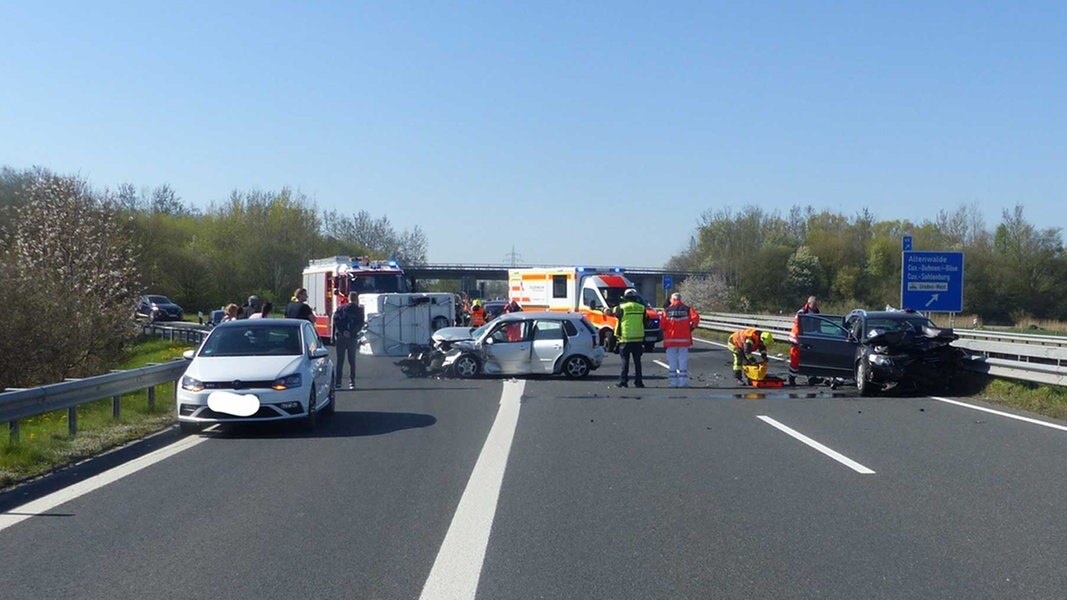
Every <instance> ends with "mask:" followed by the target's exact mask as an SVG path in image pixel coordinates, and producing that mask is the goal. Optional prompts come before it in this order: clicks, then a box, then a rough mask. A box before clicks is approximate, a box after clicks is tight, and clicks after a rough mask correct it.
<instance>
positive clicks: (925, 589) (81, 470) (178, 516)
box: [0, 343, 1067, 600]
mask: <svg viewBox="0 0 1067 600" xmlns="http://www.w3.org/2000/svg"><path fill="white" fill-rule="evenodd" d="M393 360H395V359H387V358H369V357H360V359H359V366H358V370H359V378H358V383H357V389H356V390H355V391H352V392H350V391H347V390H345V391H342V392H339V393H338V407H337V413H336V415H335V416H334V417H333V418H332V419H328V420H323V421H322V422H320V427H319V428H318V429H317V430H316V431H315V432H313V433H311V434H306V433H302V432H300V431H298V430H296V429H295V428H288V427H269V428H226V429H221V430H216V431H209V432H205V433H204V434H202V435H200V436H191V437H182V436H180V435H178V434H177V433H176V432H169V433H166V434H163V435H160V436H157V437H155V438H152V439H150V440H147V441H145V442H142V443H139V444H137V445H134V446H131V447H128V448H125V449H123V450H121V451H119V452H116V453H112V454H110V455H107V456H105V457H102V458H99V459H96V460H93V461H90V462H87V463H85V464H83V465H79V466H78V467H75V468H72V469H69V470H66V471H64V472H62V473H60V474H58V475H56V476H53V477H49V478H46V479H44V480H41V481H38V482H35V483H33V484H30V485H27V486H23V487H21V488H17V489H15V490H13V491H11V492H8V493H6V494H4V495H2V496H0V559H2V566H0V598H4V599H11V600H14V599H22V598H27V599H30V598H32V599H39V598H100V599H118V598H131V599H132V598H137V599H144V598H249V599H261V598H271V599H273V598H278V599H291V598H375V599H377V598H381V599H394V598H395V599H411V598H427V599H430V598H457V599H460V598H475V597H477V598H479V599H516V600H518V599H530V598H553V599H555V598H559V599H577V598H580V599H593V598H598V599H599V598H603V599H620V598H642V599H644V598H842V599H857V598H870V599H874V598H968V599H971V598H1012V599H1016V598H1063V597H1065V596H1067V560H1064V556H1067V524H1065V519H1064V514H1065V510H1064V509H1065V507H1067V500H1065V498H1067V461H1064V459H1063V457H1064V456H1065V455H1067V426H1065V424H1064V423H1059V422H1053V421H1049V420H1048V419H1041V418H1036V417H1034V416H1033V415H1023V414H1021V413H1011V412H1007V411H1003V410H1002V409H997V410H1001V411H1002V412H1001V414H998V413H991V412H985V411H982V410H977V409H975V408H972V407H978V408H990V407H987V406H984V405H982V404H981V403H978V402H974V401H970V400H967V399H961V400H962V401H963V402H964V403H966V406H964V405H959V404H953V403H950V402H947V401H945V400H947V399H934V398H930V397H914V396H913V397H907V396H902V397H883V398H858V397H856V395H855V394H854V393H853V392H852V391H851V390H841V391H833V390H830V389H829V388H826V387H797V388H785V389H783V390H770V391H763V392H761V391H758V390H754V389H752V388H742V387H738V386H736V385H734V384H733V383H732V382H731V381H730V378H729V367H728V365H727V363H728V361H729V355H728V354H727V353H726V352H725V351H724V350H722V349H721V348H719V347H717V346H715V345H713V344H704V343H702V344H698V346H697V347H696V348H695V349H694V351H693V353H692V355H691V361H690V371H691V372H692V384H693V387H691V388H689V389H685V390H679V389H671V388H668V386H667V380H666V378H665V377H664V373H665V369H664V368H663V367H661V366H659V365H658V364H656V363H655V362H653V361H655V360H658V361H665V356H664V354H663V353H662V351H659V352H656V353H653V354H646V355H645V358H644V366H645V371H646V383H648V385H649V387H648V388H646V389H643V390H642V389H635V388H628V389H618V388H615V387H614V385H613V384H614V382H615V380H616V378H617V375H618V369H619V362H618V358H617V357H614V356H611V357H609V358H608V360H607V361H606V363H605V365H604V366H603V367H602V368H601V369H600V370H599V371H596V372H594V373H593V375H592V376H591V377H590V378H589V379H586V380H583V381H568V380H563V379H550V378H531V379H528V380H510V379H509V380H503V379H477V380H471V381H458V380H440V379H433V378H423V379H409V378H406V377H405V376H404V375H402V374H401V373H400V371H399V369H398V368H397V367H395V366H394V365H393V363H392V361H393ZM774 371H779V372H781V371H782V366H781V365H780V364H776V365H774V366H773V367H772V372H774ZM1016 415H1017V416H1022V417H1027V418H1029V419H1031V420H1020V419H1017V418H1012V417H1013V416H1016ZM1048 425H1052V426H1048ZM120 475H124V476H120ZM53 494H61V496H55V495H53ZM62 494H65V495H62ZM57 498H58V499H57ZM41 507H46V508H43V509H42V508H41Z"/></svg>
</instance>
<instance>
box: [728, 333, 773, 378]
mask: <svg viewBox="0 0 1067 600" xmlns="http://www.w3.org/2000/svg"><path fill="white" fill-rule="evenodd" d="M773 339H774V338H773V337H772V336H771V332H769V331H764V332H761V331H760V330H759V329H738V330H737V331H735V332H733V334H731V335H730V344H729V345H730V352H731V353H732V354H733V355H734V379H737V380H738V381H740V382H744V378H743V377H742V376H741V365H742V364H752V363H755V362H756V354H757V353H758V354H759V355H760V357H761V358H762V359H763V361H764V362H766V361H767V344H768V343H770V342H771V341H772V340H773Z"/></svg>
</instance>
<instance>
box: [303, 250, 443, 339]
mask: <svg viewBox="0 0 1067 600" xmlns="http://www.w3.org/2000/svg"><path fill="white" fill-rule="evenodd" d="M303 287H305V288H307V291H308V305H310V306H311V309H312V311H313V312H314V313H315V331H316V332H317V333H318V334H319V337H320V338H322V339H323V340H327V341H330V340H331V338H332V337H333V324H332V322H331V318H332V316H333V313H334V311H335V310H337V308H338V307H339V306H341V305H342V304H344V303H345V302H347V301H348V300H347V296H348V293H349V292H357V293H358V294H359V303H360V305H361V306H363V310H364V315H365V317H366V331H365V333H364V338H365V340H364V341H365V342H366V343H364V344H361V346H360V353H362V354H396V355H406V354H407V353H408V349H409V346H411V345H418V344H428V343H429V342H430V335H432V334H433V332H434V331H436V330H438V329H440V328H442V327H448V326H450V325H452V323H453V322H454V321H455V314H456V313H455V310H456V309H455V302H454V297H453V295H452V294H421V293H415V292H412V291H411V287H410V286H409V285H408V280H407V277H405V275H404V271H403V269H401V268H400V265H398V264H397V263H396V261H392V260H388V261H387V260H371V259H369V258H367V257H365V256H357V257H351V256H331V257H327V258H318V259H313V260H311V261H309V262H308V266H307V267H306V268H305V269H304V273H303ZM423 338H425V339H423Z"/></svg>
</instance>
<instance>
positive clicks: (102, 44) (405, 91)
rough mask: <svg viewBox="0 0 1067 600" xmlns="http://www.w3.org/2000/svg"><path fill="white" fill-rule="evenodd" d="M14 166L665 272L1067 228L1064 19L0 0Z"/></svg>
mask: <svg viewBox="0 0 1067 600" xmlns="http://www.w3.org/2000/svg"><path fill="white" fill-rule="evenodd" d="M0 40H2V41H3V49H2V50H0V90H2V91H0V164H3V165H8V166H12V167H16V168H26V167H30V166H33V165H41V166H45V167H48V168H51V169H53V170H56V171H59V172H61V173H78V174H81V175H82V176H83V177H85V178H87V179H88V180H89V181H90V182H91V183H92V184H93V185H94V186H96V187H101V188H102V187H104V186H110V187H112V188H114V187H115V186H116V185H118V184H119V183H123V182H129V183H132V184H134V185H135V186H137V187H142V186H149V187H154V186H157V185H160V184H163V183H166V184H169V185H170V186H172V187H173V188H174V189H175V190H176V191H177V192H178V194H179V195H180V196H181V197H182V198H183V199H184V200H186V201H187V202H190V203H192V204H194V205H197V206H201V207H206V206H207V205H208V204H209V203H210V202H212V201H218V200H221V199H224V198H225V197H226V196H228V195H229V193H230V191H231V190H233V189H252V188H258V189H265V190H275V189H279V188H281V187H282V186H290V187H293V188H297V189H299V190H301V191H303V192H305V193H306V194H308V195H309V196H310V197H311V198H312V199H313V200H314V201H315V202H316V204H317V205H318V206H319V207H320V208H326V209H331V208H333V209H337V210H340V211H342V212H350V213H355V212H357V211H359V210H361V209H366V210H368V211H370V212H371V213H372V214H374V215H375V216H381V215H387V216H388V217H389V218H390V219H391V220H392V222H393V223H394V225H395V226H396V227H397V228H398V229H408V228H411V227H413V226H415V225H418V226H420V227H421V228H422V229H423V231H425V233H426V235H427V237H428V240H429V257H430V259H431V260H433V261H481V262H503V260H504V257H505V254H506V253H508V252H510V251H511V248H512V246H514V247H515V250H516V251H517V252H518V253H519V254H520V255H521V256H522V258H523V259H524V260H525V261H526V262H529V263H536V262H576V263H594V264H625V265H637V266H655V265H659V264H662V263H663V262H664V261H666V260H667V259H668V258H669V257H670V256H671V255H673V254H675V253H676V252H677V251H679V250H680V249H682V248H683V247H684V246H685V243H686V241H687V240H688V238H689V236H690V235H691V234H692V233H693V232H694V231H695V225H696V221H697V219H698V218H699V216H700V214H701V213H702V212H703V211H705V210H707V209H718V208H725V207H732V208H733V209H735V210H737V209H740V208H741V207H744V206H746V205H750V204H755V205H759V206H762V207H764V208H766V209H769V210H781V211H783V212H785V211H787V210H788V208H789V207H790V206H792V205H794V204H799V205H811V206H813V207H815V208H816V209H824V208H825V209H831V210H834V211H838V212H842V213H844V214H848V215H852V214H855V213H856V212H858V211H859V210H860V209H861V208H863V207H867V208H869V209H870V210H871V211H872V212H873V213H874V214H875V216H876V217H878V218H879V219H897V218H910V219H912V220H915V221H921V220H923V219H932V218H933V217H934V216H935V215H936V213H937V210H938V209H942V208H944V209H955V208H956V207H958V206H959V205H961V204H971V203H976V204H978V205H979V206H981V207H982V209H983V211H984V213H985V215H986V220H987V225H988V226H989V227H992V226H994V225H995V224H996V223H997V222H999V220H1000V213H1001V210H1002V209H1004V208H1006V207H1011V206H1013V205H1015V204H1017V203H1020V204H1022V205H1024V206H1025V207H1026V215H1027V217H1028V219H1029V220H1030V221H1031V222H1034V223H1037V224H1039V225H1040V226H1043V227H1067V77H1065V73H1067V3H1063V2H1022V3H1021V2H999V3H990V2H973V1H970V2H951V3H931V2H839V1H834V2H814V1H812V2H807V1H805V2H782V3H756V2H722V3H721V2H710V1H709V2H691V3H690V2H680V3H660V2H656V3H652V2H618V1H613V2H604V3H597V4H594V3H587V2H578V3H575V2H558V3H555V2H553V3H549V2H531V3H518V2H506V3H505V2H481V3H457V2H447V3H446V2H381V3H374V4H364V3H354V2H353V3H349V2H336V3H332V2H317V3H305V2H292V3H269V4H268V3H252V2H232V1H227V2H210V3H159V2H153V3H150V2H109V1H97V2H36V1H15V2H5V3H3V4H2V5H0Z"/></svg>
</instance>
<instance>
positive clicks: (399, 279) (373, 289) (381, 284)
mask: <svg viewBox="0 0 1067 600" xmlns="http://www.w3.org/2000/svg"><path fill="white" fill-rule="evenodd" d="M348 281H349V283H348V290H349V291H350V292H359V293H360V294H369V293H396V292H401V293H403V292H407V291H409V290H408V286H407V280H405V279H404V277H403V276H402V275H396V274H394V273H383V274H381V275H350V276H349V278H348Z"/></svg>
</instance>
